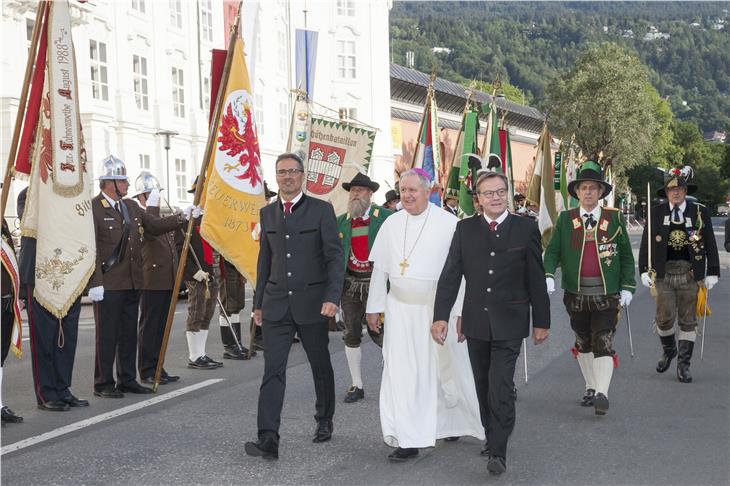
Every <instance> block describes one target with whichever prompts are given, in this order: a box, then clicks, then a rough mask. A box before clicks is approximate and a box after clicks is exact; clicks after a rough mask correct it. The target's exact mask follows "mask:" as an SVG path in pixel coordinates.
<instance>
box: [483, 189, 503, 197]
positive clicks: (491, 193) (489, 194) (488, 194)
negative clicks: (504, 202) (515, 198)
mask: <svg viewBox="0 0 730 486" xmlns="http://www.w3.org/2000/svg"><path fill="white" fill-rule="evenodd" d="M478 194H479V195H480V196H482V197H483V198H486V199H492V198H493V197H494V196H495V195H496V196H497V197H504V195H505V194H507V189H497V190H496V191H482V192H479V193H478Z"/></svg>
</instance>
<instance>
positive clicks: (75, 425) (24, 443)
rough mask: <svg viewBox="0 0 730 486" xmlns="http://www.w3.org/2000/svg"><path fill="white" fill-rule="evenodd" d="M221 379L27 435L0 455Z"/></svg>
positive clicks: (168, 398)
mask: <svg viewBox="0 0 730 486" xmlns="http://www.w3.org/2000/svg"><path fill="white" fill-rule="evenodd" d="M221 381H225V379H224V378H213V379H210V380H205V381H203V382H200V383H196V384H195V385H190V386H186V387H185V388H180V389H179V390H175V391H172V392H169V393H165V394H164V395H160V396H157V397H154V398H150V399H149V400H145V401H143V402H139V403H135V404H133V405H129V406H127V407H123V408H120V409H119V410H112V411H111V412H107V413H102V414H101V415H97V416H96V417H91V418H90V419H86V420H81V421H80V422H75V423H73V424H69V425H66V426H63V427H60V428H58V429H55V430H52V431H50V432H46V433H44V434H41V435H36V436H35V437H29V438H27V439H23V440H21V441H18V442H15V443H13V444H9V445H7V446H4V447H3V448H2V453H1V454H0V455H2V456H4V455H5V454H9V453H11V452H15V451H19V450H20V449H25V448H26V447H30V446H33V445H36V444H40V443H41V442H45V441H47V440H51V439H55V438H56V437H59V436H61V435H65V434H69V433H71V432H75V431H77V430H81V429H83V428H86V427H89V426H91V425H94V424H98V423H100V422H103V421H105V420H111V419H113V418H116V417H121V416H122V415H126V414H128V413H131V412H134V411H137V410H140V409H142V408H144V407H149V406H150V405H155V404H157V403H161V402H164V401H166V400H170V399H171V398H175V397H179V396H180V395H184V394H185V393H190V392H191V391H195V390H198V389H200V388H204V387H206V386H209V385H213V384H215V383H218V382H221Z"/></svg>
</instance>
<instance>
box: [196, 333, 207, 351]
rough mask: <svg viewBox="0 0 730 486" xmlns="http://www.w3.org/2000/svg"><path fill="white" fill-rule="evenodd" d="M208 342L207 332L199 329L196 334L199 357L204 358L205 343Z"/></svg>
mask: <svg viewBox="0 0 730 486" xmlns="http://www.w3.org/2000/svg"><path fill="white" fill-rule="evenodd" d="M207 340H208V330H207V329H205V330H203V329H201V330H200V332H199V333H198V351H199V352H200V356H205V342H206V341H207Z"/></svg>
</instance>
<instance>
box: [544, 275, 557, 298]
mask: <svg viewBox="0 0 730 486" xmlns="http://www.w3.org/2000/svg"><path fill="white" fill-rule="evenodd" d="M545 285H546V286H547V293H548V295H552V293H553V292H555V279H554V278H552V277H547V278H546V279H545Z"/></svg>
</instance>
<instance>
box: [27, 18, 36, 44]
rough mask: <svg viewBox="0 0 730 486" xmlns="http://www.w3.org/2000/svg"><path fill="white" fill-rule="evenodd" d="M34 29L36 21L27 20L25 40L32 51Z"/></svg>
mask: <svg viewBox="0 0 730 486" xmlns="http://www.w3.org/2000/svg"><path fill="white" fill-rule="evenodd" d="M33 27H35V20H33V19H25V40H26V41H28V50H30V41H31V40H32V39H33Z"/></svg>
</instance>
